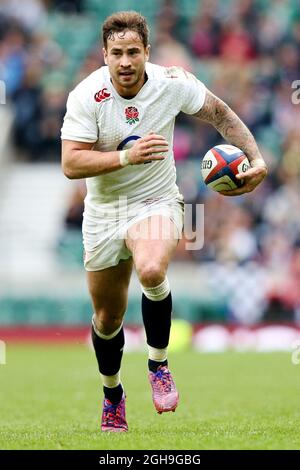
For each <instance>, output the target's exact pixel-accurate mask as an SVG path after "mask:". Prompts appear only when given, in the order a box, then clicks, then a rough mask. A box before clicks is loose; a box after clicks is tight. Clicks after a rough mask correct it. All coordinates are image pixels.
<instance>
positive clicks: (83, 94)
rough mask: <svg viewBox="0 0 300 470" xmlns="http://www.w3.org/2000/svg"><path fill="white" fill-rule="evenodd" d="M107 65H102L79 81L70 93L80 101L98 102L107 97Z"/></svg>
mask: <svg viewBox="0 0 300 470" xmlns="http://www.w3.org/2000/svg"><path fill="white" fill-rule="evenodd" d="M106 83H107V66H103V67H100V68H99V69H97V70H95V71H94V72H92V73H91V74H90V75H88V76H87V77H85V78H84V79H83V80H82V81H81V82H79V83H78V84H77V85H76V86H75V88H73V90H72V91H71V92H70V95H71V96H73V97H76V98H77V99H79V100H80V101H89V102H97V101H98V99H99V98H100V97H102V99H104V98H105V97H106V94H107V93H106V91H107V89H106Z"/></svg>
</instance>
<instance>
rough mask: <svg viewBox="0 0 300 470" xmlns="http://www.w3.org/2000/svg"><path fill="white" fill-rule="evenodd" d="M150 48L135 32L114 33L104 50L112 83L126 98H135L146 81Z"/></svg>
mask: <svg viewBox="0 0 300 470" xmlns="http://www.w3.org/2000/svg"><path fill="white" fill-rule="evenodd" d="M149 49H150V46H147V47H146V48H145V47H144V44H143V43H142V40H141V38H140V36H139V35H138V33H136V32H135V31H124V32H121V33H114V35H113V36H112V37H111V38H110V39H108V40H107V48H106V49H103V54H104V60H105V63H106V64H107V65H108V67H109V72H110V76H111V79H112V83H113V85H114V87H115V89H116V90H117V92H118V93H119V94H120V95H121V96H124V97H128V96H135V95H136V94H137V93H138V92H139V90H140V89H141V88H142V86H143V84H144V81H145V63H146V61H147V60H148V58H149Z"/></svg>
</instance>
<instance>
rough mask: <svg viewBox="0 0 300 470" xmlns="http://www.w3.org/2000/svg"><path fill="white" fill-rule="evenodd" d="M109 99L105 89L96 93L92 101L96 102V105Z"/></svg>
mask: <svg viewBox="0 0 300 470" xmlns="http://www.w3.org/2000/svg"><path fill="white" fill-rule="evenodd" d="M109 97H110V93H109V92H108V91H107V88H102V90H100V91H97V93H95V94H94V99H95V101H97V103H101V101H103V100H105V99H106V98H109Z"/></svg>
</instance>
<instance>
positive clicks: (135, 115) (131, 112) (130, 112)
mask: <svg viewBox="0 0 300 470" xmlns="http://www.w3.org/2000/svg"><path fill="white" fill-rule="evenodd" d="M125 116H126V122H127V123H128V124H134V123H135V122H138V121H139V111H138V109H137V108H136V107H135V106H128V108H126V109H125Z"/></svg>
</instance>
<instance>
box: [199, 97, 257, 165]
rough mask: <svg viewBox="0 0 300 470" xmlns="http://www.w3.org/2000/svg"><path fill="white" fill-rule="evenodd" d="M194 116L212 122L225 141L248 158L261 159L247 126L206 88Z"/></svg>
mask: <svg viewBox="0 0 300 470" xmlns="http://www.w3.org/2000/svg"><path fill="white" fill-rule="evenodd" d="M194 116H195V117H197V118H199V119H202V120H203V121H206V122H209V123H210V124H212V125H213V126H214V127H215V128H216V129H217V131H218V132H219V133H220V134H221V135H222V137H224V139H225V140H227V142H229V143H230V144H232V145H235V146H236V147H238V148H240V149H241V150H243V152H244V153H245V154H246V155H247V157H248V158H249V160H254V159H258V158H259V159H262V156H261V155H260V152H259V149H258V147H257V145H256V142H255V140H254V137H253V135H252V134H251V132H250V131H249V129H248V128H247V126H246V125H245V124H244V123H243V122H242V121H241V119H240V118H239V117H238V116H237V115H236V114H235V113H234V111H232V109H231V108H230V107H229V106H228V105H227V104H226V103H224V101H222V100H221V99H220V98H218V97H217V96H215V95H213V94H212V93H211V92H210V91H208V90H207V92H206V97H205V102H204V104H203V106H202V108H201V109H200V111H198V113H196V114H194Z"/></svg>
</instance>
